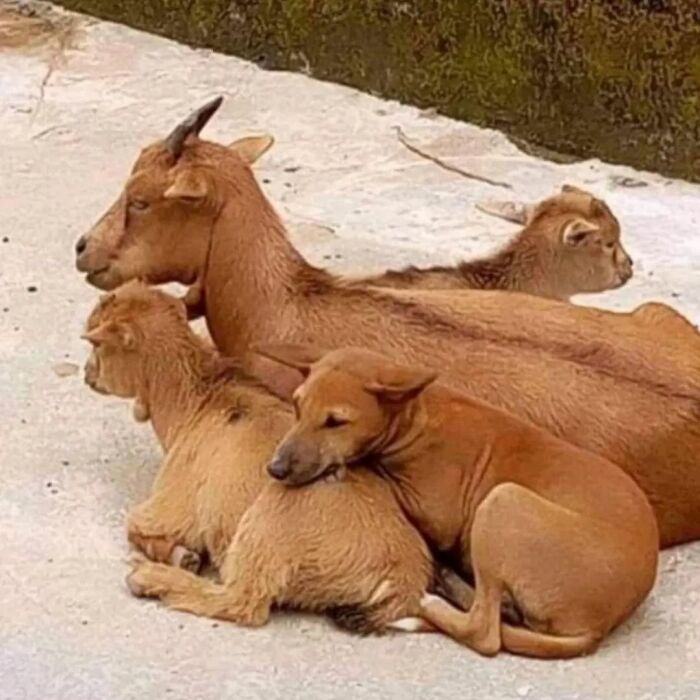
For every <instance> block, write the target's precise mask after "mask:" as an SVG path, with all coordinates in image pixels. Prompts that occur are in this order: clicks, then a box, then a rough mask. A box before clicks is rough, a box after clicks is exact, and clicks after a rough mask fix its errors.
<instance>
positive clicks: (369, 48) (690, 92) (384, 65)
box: [60, 0, 700, 181]
mask: <svg viewBox="0 0 700 700" xmlns="http://www.w3.org/2000/svg"><path fill="white" fill-rule="evenodd" d="M60 4H62V5H64V6H65V7H68V8H71V9H75V10H79V11H81V12H86V13H89V14H93V15H97V16H99V17H103V18H106V19H110V20H115V21H118V22H123V23H126V24H129V25H131V26H134V27H138V28H141V29H145V30H148V31H151V32H154V33H157V34H162V35H165V36H168V37H171V38H174V39H177V40H179V41H182V42H186V43H188V44H191V45H195V46H206V47H210V48H213V49H216V50H218V51H222V52H225V53H232V54H235V55H238V56H242V57H245V58H248V59H252V60H255V61H258V62H259V63H261V64H262V65H264V66H265V67H267V68H284V69H302V68H304V69H305V70H308V71H309V72H310V73H311V75H313V76H314V77H317V78H322V79H328V80H333V81H336V82H340V83H345V84H347V85H352V86H355V87H358V88H361V89H363V90H367V91H371V92H374V93H377V94H380V95H383V96H386V97H392V98H397V99H400V100H402V101H405V102H409V103H413V104H417V105H421V106H434V107H436V108H437V109H438V110H439V111H440V112H442V113H444V114H447V115H450V116H452V117H456V118H459V119H465V120H468V121H472V122H475V123H477V124H481V125H484V126H491V127H495V128H497V129H501V130H503V131H505V132H506V133H509V134H511V135H512V136H515V137H517V138H519V139H523V140H526V141H528V142H530V143H534V144H539V145H542V146H545V147H547V148H549V149H552V150H555V151H559V152H562V153H569V154H573V155H577V156H581V157H588V156H598V157H601V158H603V159H606V160H610V161H614V162H622V163H627V164H630V165H634V166H637V167H640V168H646V169H650V170H657V171H660V172H663V173H666V174H669V175H674V176H678V177H685V178H688V179H694V180H699V181H700V150H699V148H698V144H699V143H700V0H411V1H409V0H404V1H403V2H401V1H398V0H60Z"/></svg>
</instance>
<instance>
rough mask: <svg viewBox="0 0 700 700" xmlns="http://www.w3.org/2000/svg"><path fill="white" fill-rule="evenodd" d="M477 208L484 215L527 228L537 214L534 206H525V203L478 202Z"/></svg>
mask: <svg viewBox="0 0 700 700" xmlns="http://www.w3.org/2000/svg"><path fill="white" fill-rule="evenodd" d="M475 206H476V208H477V209H478V210H479V211H482V212H484V214H489V215H490V216H496V217H498V218H499V219H505V220H506V221H512V222H513V223H514V224H520V225H521V226H526V225H527V224H528V223H530V220H531V219H532V215H533V214H534V212H535V207H534V205H532V204H525V203H524V202H511V201H494V200H489V201H484V202H477V203H476V204H475Z"/></svg>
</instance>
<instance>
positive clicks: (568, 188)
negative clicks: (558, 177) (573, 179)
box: [561, 185, 591, 197]
mask: <svg viewBox="0 0 700 700" xmlns="http://www.w3.org/2000/svg"><path fill="white" fill-rule="evenodd" d="M561 191H562V192H564V193H565V194H566V193H568V194H585V195H587V196H588V197H590V196H591V193H590V192H586V190H582V189H581V188H580V187H576V186H575V185H562V186H561Z"/></svg>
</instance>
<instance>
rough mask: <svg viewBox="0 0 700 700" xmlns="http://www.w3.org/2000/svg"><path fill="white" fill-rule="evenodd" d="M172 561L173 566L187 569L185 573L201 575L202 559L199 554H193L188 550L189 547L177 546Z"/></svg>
mask: <svg viewBox="0 0 700 700" xmlns="http://www.w3.org/2000/svg"><path fill="white" fill-rule="evenodd" d="M171 560H172V563H173V566H177V567H178V568H180V569H185V571H190V572H192V573H193V574H197V573H199V569H200V567H201V566H202V559H201V557H200V556H199V554H197V552H193V551H192V550H190V549H187V547H182V546H180V545H177V546H176V547H175V549H173V553H172V557H171Z"/></svg>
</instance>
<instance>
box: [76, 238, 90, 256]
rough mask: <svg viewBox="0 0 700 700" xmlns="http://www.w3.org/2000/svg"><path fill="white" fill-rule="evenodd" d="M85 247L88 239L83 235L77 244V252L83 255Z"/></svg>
mask: <svg viewBox="0 0 700 700" xmlns="http://www.w3.org/2000/svg"><path fill="white" fill-rule="evenodd" d="M85 248H87V239H86V238H85V236H81V237H80V238H79V239H78V242H77V243H76V244H75V254H76V255H82V254H83V253H84V252H85Z"/></svg>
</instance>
